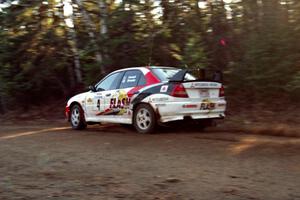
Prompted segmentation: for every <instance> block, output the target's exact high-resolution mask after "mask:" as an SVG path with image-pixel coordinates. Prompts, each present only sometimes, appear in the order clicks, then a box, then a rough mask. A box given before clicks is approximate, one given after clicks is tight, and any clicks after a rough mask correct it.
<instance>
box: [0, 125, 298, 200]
mask: <svg viewBox="0 0 300 200" xmlns="http://www.w3.org/2000/svg"><path fill="white" fill-rule="evenodd" d="M49 124H50V125H47V124H46V123H45V124H37V125H28V124H27V125H26V123H25V125H18V124H11V125H0V159H1V160H0V175H1V176H0V199H1V200H8V199H9V200H10V199H23V200H27V199H28V200H34V199H38V200H44V199H55V200H56V199H57V200H71V199H72V200H73V199H74V200H96V199H105V200H106V199H108V200H109V199H133V200H148V199H149V200H150V199H156V200H158V199H170V200H171V199H176V200H177V199H179V200H181V199H188V200H192V199H194V200H197V199H207V200H213V199H220V200H221V199H222V200H224V199H228V200H229V199H230V200H235V199H261V200H266V199H272V200H273V199H275V200H276V199H278V200H285V199H287V200H292V199H300V140H299V139H297V138H287V137H270V136H258V135H257V136H255V135H247V134H246V133H234V134H233V133H224V132H212V131H207V132H202V133H200V132H197V131H188V132H189V133H185V131H184V129H182V130H177V131H176V132H175V131H174V130H173V131H172V130H171V131H166V130H163V131H161V133H159V134H155V135H139V134H137V133H135V132H134V131H132V130H130V129H126V128H123V127H120V126H112V125H104V126H98V125H95V126H92V127H89V128H88V129H87V130H84V131H73V130H71V129H70V128H69V126H68V124H65V123H50V122H49Z"/></svg>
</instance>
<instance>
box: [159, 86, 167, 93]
mask: <svg viewBox="0 0 300 200" xmlns="http://www.w3.org/2000/svg"><path fill="white" fill-rule="evenodd" d="M167 91H168V85H163V86H161V88H160V92H167Z"/></svg>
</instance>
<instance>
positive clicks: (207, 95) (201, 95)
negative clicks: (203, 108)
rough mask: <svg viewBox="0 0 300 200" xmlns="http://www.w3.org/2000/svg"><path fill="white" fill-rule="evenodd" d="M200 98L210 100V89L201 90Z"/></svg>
mask: <svg viewBox="0 0 300 200" xmlns="http://www.w3.org/2000/svg"><path fill="white" fill-rule="evenodd" d="M199 93H200V97H202V98H208V97H209V90H208V89H200V91H199Z"/></svg>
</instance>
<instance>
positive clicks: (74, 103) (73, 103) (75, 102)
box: [68, 101, 84, 121]
mask: <svg viewBox="0 0 300 200" xmlns="http://www.w3.org/2000/svg"><path fill="white" fill-rule="evenodd" d="M75 105H78V106H79V107H80V109H81V110H82V111H83V113H84V110H83V108H82V106H81V104H80V103H79V102H77V101H73V102H72V103H71V104H70V106H69V108H70V113H71V112H72V107H73V106H75ZM83 115H84V114H83ZM70 117H71V114H70V115H69V119H68V121H70Z"/></svg>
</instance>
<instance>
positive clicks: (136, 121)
mask: <svg viewBox="0 0 300 200" xmlns="http://www.w3.org/2000/svg"><path fill="white" fill-rule="evenodd" d="M133 125H134V127H135V129H136V130H137V131H138V132H139V133H152V132H154V130H155V128H156V116H155V112H154V110H153V109H152V107H151V106H150V105H147V104H140V105H138V106H137V107H136V109H135V111H134V114H133Z"/></svg>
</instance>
